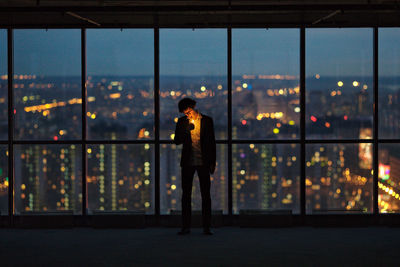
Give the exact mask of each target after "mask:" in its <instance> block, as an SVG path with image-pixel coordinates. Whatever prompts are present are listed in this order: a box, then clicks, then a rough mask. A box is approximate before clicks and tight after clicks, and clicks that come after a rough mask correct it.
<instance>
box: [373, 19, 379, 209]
mask: <svg viewBox="0 0 400 267" xmlns="http://www.w3.org/2000/svg"><path fill="white" fill-rule="evenodd" d="M373 39H374V41H373V42H374V45H373V49H374V78H373V79H374V81H373V82H374V114H373V117H374V129H373V131H374V132H373V140H374V148H373V153H374V154H373V163H374V165H373V170H374V174H373V203H374V204H373V205H374V206H373V213H374V214H375V215H378V214H379V207H378V166H379V165H378V164H379V154H378V151H379V148H378V138H379V135H378V130H379V121H378V120H379V114H378V97H379V91H378V89H379V84H378V27H374V38H373Z"/></svg>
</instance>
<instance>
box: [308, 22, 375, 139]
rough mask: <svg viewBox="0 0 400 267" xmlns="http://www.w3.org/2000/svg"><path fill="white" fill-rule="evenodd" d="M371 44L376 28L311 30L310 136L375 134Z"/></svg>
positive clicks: (366, 137) (309, 59)
mask: <svg viewBox="0 0 400 267" xmlns="http://www.w3.org/2000/svg"><path fill="white" fill-rule="evenodd" d="M372 44H373V40H372V29H309V30H307V32H306V134H307V138H309V139H313V138H314V139H315V138H316V139H318V138H333V139H335V138H337V139H342V138H343V139H359V138H363V139H368V138H371V136H370V135H367V136H363V134H362V131H363V129H371V128H372V115H373V109H372V108H373V105H372V101H373V100H372V99H373V87H372V74H373V50H372ZM364 133H365V132H364Z"/></svg>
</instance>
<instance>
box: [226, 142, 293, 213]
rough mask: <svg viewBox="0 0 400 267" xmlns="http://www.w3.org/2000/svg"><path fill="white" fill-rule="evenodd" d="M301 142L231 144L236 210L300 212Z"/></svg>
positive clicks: (234, 204)
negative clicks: (298, 143)
mask: <svg viewBox="0 0 400 267" xmlns="http://www.w3.org/2000/svg"><path fill="white" fill-rule="evenodd" d="M299 149H300V146H298V145H296V144H279V145H275V144H240V145H239V144H238V145H235V144H234V145H233V147H232V199H233V212H234V213H239V212H240V210H264V211H273V210H288V211H291V212H292V213H299V212H300V194H299V192H300V187H299V186H300V184H299V182H300V165H299V164H300V162H299V161H300V150H299Z"/></svg>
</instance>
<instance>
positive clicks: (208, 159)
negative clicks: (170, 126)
mask: <svg viewBox="0 0 400 267" xmlns="http://www.w3.org/2000/svg"><path fill="white" fill-rule="evenodd" d="M189 127H190V126H189V119H188V118H187V117H186V116H183V117H181V118H179V120H178V122H177V123H176V128H175V137H174V143H175V144H176V145H180V144H183V148H182V157H181V167H184V166H190V165H191V153H192V137H191V135H190V129H189ZM200 146H201V158H202V160H203V165H204V166H208V168H209V170H210V173H214V170H215V162H216V145H215V134H214V123H213V120H212V118H211V117H208V116H206V115H203V114H201V122H200Z"/></svg>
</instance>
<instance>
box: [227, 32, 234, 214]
mask: <svg viewBox="0 0 400 267" xmlns="http://www.w3.org/2000/svg"><path fill="white" fill-rule="evenodd" d="M227 35H228V36H227V37H228V38H227V45H228V55H227V56H228V62H227V63H228V66H227V68H228V69H227V71H228V73H227V74H228V77H227V78H228V81H227V82H228V107H227V108H228V214H229V215H230V217H232V214H233V200H232V28H231V27H228V29H227Z"/></svg>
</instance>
